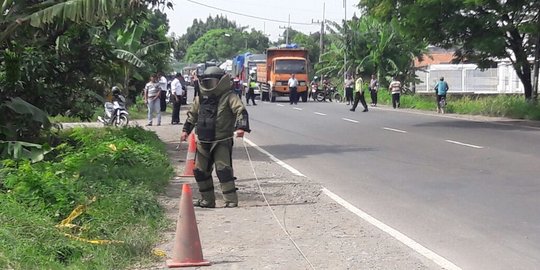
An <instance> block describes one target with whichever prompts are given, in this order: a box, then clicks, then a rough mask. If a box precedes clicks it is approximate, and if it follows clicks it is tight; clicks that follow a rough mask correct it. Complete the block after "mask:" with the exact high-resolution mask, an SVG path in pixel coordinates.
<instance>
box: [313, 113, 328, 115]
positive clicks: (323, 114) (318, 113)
mask: <svg viewBox="0 0 540 270" xmlns="http://www.w3.org/2000/svg"><path fill="white" fill-rule="evenodd" d="M314 114H317V115H326V113H320V112H314Z"/></svg>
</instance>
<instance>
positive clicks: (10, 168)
mask: <svg viewBox="0 0 540 270" xmlns="http://www.w3.org/2000/svg"><path fill="white" fill-rule="evenodd" d="M55 141H56V142H55V145H53V148H51V151H50V152H49V153H48V154H46V155H45V157H44V159H43V160H42V161H40V162H34V163H32V162H31V161H30V160H13V159H6V160H3V161H2V163H1V165H0V224H2V226H0V268H1V269H34V268H35V267H36V266H39V268H41V269H60V268H68V269H123V268H126V267H128V266H131V265H133V264H134V262H144V261H149V260H152V259H155V258H154V257H153V255H152V248H153V247H154V246H155V244H156V242H157V241H158V239H159V233H160V232H161V231H162V230H163V228H165V227H166V225H167V224H165V222H166V218H165V217H164V214H163V210H162V208H161V207H160V206H159V204H158V201H157V200H156V194H157V193H159V192H161V191H162V190H163V188H164V187H165V186H166V183H167V181H168V180H169V179H170V177H171V175H172V169H171V167H170V165H169V161H168V159H167V156H166V152H165V148H164V145H163V143H162V142H161V141H160V140H159V138H158V137H157V136H156V135H155V134H154V133H152V132H149V131H145V130H144V129H142V128H140V127H133V128H124V129H112V128H107V129H88V128H76V129H72V130H68V131H65V132H62V133H61V134H60V135H59V137H57V138H56V139H55ZM74 210H75V211H74ZM72 211H73V213H72ZM74 213H78V214H79V215H78V216H76V215H75V216H74ZM66 219H67V220H66ZM63 220H64V222H62V221H63ZM89 240H103V242H99V241H98V242H96V243H89V242H88V241H89ZM108 241H112V242H108Z"/></svg>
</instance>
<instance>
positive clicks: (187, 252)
mask: <svg viewBox="0 0 540 270" xmlns="http://www.w3.org/2000/svg"><path fill="white" fill-rule="evenodd" d="M191 200H192V194H191V188H190V186H189V184H184V185H183V187H182V197H181V198H180V213H179V215H178V221H177V222H176V236H175V237H174V248H173V255H172V259H171V260H167V267H169V268H173V267H188V266H207V265H210V262H209V261H205V260H204V259H203V254H202V247H201V240H200V239H199V229H197V221H196V220H195V209H194V208H193V202H192V201H191Z"/></svg>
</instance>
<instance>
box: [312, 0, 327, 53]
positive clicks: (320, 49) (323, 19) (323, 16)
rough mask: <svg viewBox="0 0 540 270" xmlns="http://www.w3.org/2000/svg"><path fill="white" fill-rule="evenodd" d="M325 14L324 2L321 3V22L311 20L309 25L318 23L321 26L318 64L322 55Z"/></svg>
mask: <svg viewBox="0 0 540 270" xmlns="http://www.w3.org/2000/svg"><path fill="white" fill-rule="evenodd" d="M325 12H326V2H325V3H323V15H322V21H319V20H317V21H315V20H313V19H312V20H311V23H313V24H318V23H320V24H321V32H320V35H319V51H320V53H319V62H321V56H322V54H323V53H324V29H325V22H326V19H325Z"/></svg>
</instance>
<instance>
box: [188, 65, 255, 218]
mask: <svg viewBox="0 0 540 270" xmlns="http://www.w3.org/2000/svg"><path fill="white" fill-rule="evenodd" d="M199 83H200V90H201V92H200V96H199V97H197V98H195V101H194V103H193V105H192V106H191V109H190V110H189V112H188V113H187V120H186V122H185V123H184V128H183V130H182V136H181V138H180V139H181V140H182V141H185V140H186V139H187V136H188V134H189V133H190V132H191V131H192V130H193V128H195V127H196V129H195V132H196V134H197V137H198V140H197V154H196V158H195V169H194V170H193V174H194V176H195V181H196V182H197V185H198V187H199V192H200V194H201V199H198V200H195V201H193V205H194V206H199V207H204V208H214V207H216V198H215V195H214V183H213V179H212V169H213V168H212V167H213V166H214V164H215V167H216V174H217V177H218V179H219V182H220V185H221V191H222V193H223V198H224V200H225V207H237V206H238V195H237V194H236V186H235V183H234V181H235V179H236V178H235V177H234V176H233V168H232V155H231V154H232V147H233V136H234V132H235V130H236V135H237V137H243V136H244V132H250V131H251V130H250V129H249V119H248V113H247V111H246V108H245V107H244V104H243V103H242V100H241V99H240V98H239V97H238V95H236V94H235V93H234V92H233V91H232V89H231V87H232V84H231V78H230V76H229V75H228V74H226V73H225V71H223V70H222V69H220V68H218V67H209V68H207V69H206V70H205V71H204V73H203V75H202V76H200V78H199Z"/></svg>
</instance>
